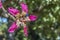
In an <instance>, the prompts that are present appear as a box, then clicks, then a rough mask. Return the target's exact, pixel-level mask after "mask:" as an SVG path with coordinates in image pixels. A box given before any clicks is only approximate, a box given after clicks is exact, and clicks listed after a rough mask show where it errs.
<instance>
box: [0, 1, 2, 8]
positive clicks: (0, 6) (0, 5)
mask: <svg viewBox="0 0 60 40" xmlns="http://www.w3.org/2000/svg"><path fill="white" fill-rule="evenodd" d="M1 8H2V2H1V0H0V9H1Z"/></svg>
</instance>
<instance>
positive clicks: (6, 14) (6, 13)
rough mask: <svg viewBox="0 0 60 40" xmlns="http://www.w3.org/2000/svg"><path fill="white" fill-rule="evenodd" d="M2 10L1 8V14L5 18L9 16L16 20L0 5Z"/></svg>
mask: <svg viewBox="0 0 60 40" xmlns="http://www.w3.org/2000/svg"><path fill="white" fill-rule="evenodd" d="M2 10H3V12H4V15H3V14H2V15H3V16H4V17H7V18H8V17H11V18H12V19H13V20H16V19H15V17H14V16H12V15H11V14H10V13H8V12H7V11H6V10H5V8H4V7H2Z"/></svg>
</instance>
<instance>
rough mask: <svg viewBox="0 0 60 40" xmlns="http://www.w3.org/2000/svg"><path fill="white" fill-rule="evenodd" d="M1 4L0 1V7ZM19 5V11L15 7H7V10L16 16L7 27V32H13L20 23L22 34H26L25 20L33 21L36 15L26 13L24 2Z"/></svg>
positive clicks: (26, 7) (26, 8)
mask: <svg viewBox="0 0 60 40" xmlns="http://www.w3.org/2000/svg"><path fill="white" fill-rule="evenodd" d="M1 5H2V3H0V8H1ZM20 6H21V10H22V12H21V13H20V11H19V10H18V9H16V8H13V7H8V12H9V13H10V14H11V15H12V16H14V17H15V18H16V20H15V21H14V22H13V23H12V25H11V26H10V28H9V29H8V32H9V33H13V32H15V30H17V29H18V28H19V26H18V25H20V24H21V25H22V26H23V30H24V35H25V36H28V26H27V25H26V22H27V21H35V20H36V19H37V16H36V15H28V6H27V5H26V3H24V2H21V3H20ZM22 16H23V17H22Z"/></svg>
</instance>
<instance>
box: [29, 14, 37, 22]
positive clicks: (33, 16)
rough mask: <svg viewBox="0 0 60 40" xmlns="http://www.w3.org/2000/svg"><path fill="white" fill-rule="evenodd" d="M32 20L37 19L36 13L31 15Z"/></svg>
mask: <svg viewBox="0 0 60 40" xmlns="http://www.w3.org/2000/svg"><path fill="white" fill-rule="evenodd" d="M29 19H30V21H35V20H36V19H37V16H36V15H30V16H29Z"/></svg>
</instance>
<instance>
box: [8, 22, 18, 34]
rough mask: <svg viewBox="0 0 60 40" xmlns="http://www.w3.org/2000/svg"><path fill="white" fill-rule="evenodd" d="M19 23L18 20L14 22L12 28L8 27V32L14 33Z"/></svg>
mask: <svg viewBox="0 0 60 40" xmlns="http://www.w3.org/2000/svg"><path fill="white" fill-rule="evenodd" d="M17 28H18V27H17V25H16V22H13V23H12V25H11V26H10V28H9V29H8V32H10V33H12V32H14V31H15V30H16V29H17Z"/></svg>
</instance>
